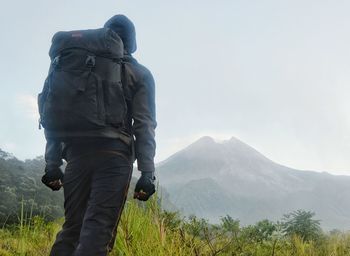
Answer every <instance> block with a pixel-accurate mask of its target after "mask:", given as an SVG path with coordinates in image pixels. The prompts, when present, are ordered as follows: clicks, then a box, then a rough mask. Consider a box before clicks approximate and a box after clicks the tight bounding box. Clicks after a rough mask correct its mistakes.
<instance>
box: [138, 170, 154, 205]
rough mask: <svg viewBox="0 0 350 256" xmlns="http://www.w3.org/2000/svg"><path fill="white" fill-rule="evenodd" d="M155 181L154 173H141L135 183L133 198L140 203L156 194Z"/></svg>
mask: <svg viewBox="0 0 350 256" xmlns="http://www.w3.org/2000/svg"><path fill="white" fill-rule="evenodd" d="M155 180H156V178H155V177H154V172H142V174H141V177H140V178H139V180H138V181H137V183H136V187H135V192H134V198H137V199H138V200H140V201H147V200H148V199H149V198H150V197H151V196H152V195H153V194H154V192H156V186H155V185H154V181H155Z"/></svg>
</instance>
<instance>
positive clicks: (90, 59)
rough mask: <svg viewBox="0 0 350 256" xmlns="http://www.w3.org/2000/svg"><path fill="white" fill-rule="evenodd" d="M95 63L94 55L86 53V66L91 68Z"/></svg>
mask: <svg viewBox="0 0 350 256" xmlns="http://www.w3.org/2000/svg"><path fill="white" fill-rule="evenodd" d="M95 64H96V57H95V56H93V55H88V56H87V58H86V61H85V65H86V66H87V67H88V68H93V67H95Z"/></svg>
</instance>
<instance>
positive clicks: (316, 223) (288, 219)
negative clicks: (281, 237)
mask: <svg viewBox="0 0 350 256" xmlns="http://www.w3.org/2000/svg"><path fill="white" fill-rule="evenodd" d="M314 216H315V213H314V212H310V211H304V210H297V211H294V212H292V213H289V214H285V215H284V217H283V230H284V232H285V233H286V235H289V236H293V235H297V236H299V237H300V238H301V239H302V240H303V241H311V240H317V239H318V238H319V237H320V235H321V233H322V230H321V227H320V220H314V219H313V217H314Z"/></svg>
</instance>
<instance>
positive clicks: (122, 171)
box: [50, 152, 132, 256]
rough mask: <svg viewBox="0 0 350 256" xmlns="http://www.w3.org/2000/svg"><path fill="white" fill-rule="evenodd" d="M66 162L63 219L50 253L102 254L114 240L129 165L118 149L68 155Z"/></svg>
mask: <svg viewBox="0 0 350 256" xmlns="http://www.w3.org/2000/svg"><path fill="white" fill-rule="evenodd" d="M70 158H71V159H70ZM67 162H68V164H67V167H66V170H65V175H64V182H63V188H64V199H65V202H64V209H65V222H64V224H63V227H62V230H61V231H60V232H59V233H58V235H57V237H56V241H55V243H54V245H53V247H52V250H51V253H50V255H51V256H90V255H91V256H105V255H107V253H108V249H109V246H110V244H112V243H113V242H114V241H112V237H113V234H114V232H116V226H117V223H118V221H119V218H120V215H121V212H122V210H123V206H124V203H125V199H126V195H127V190H128V186H129V182H130V177H131V172H132V165H131V163H130V161H129V160H128V159H127V157H125V156H123V155H121V154H118V153H117V152H98V153H94V154H86V155H83V156H79V157H76V156H72V157H69V156H68V157H67Z"/></svg>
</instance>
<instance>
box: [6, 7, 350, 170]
mask: <svg viewBox="0 0 350 256" xmlns="http://www.w3.org/2000/svg"><path fill="white" fill-rule="evenodd" d="M118 13H123V14H126V15H127V16H129V17H130V18H131V19H132V20H133V21H134V23H135V25H136V29H137V40H138V51H137V53H136V54H135V56H136V57H137V58H138V60H139V61H140V62H141V63H143V64H144V65H146V66H147V67H148V68H149V69H150V70H151V71H152V73H153V75H154V77H155V80H156V90H157V91H156V94H157V95H156V97H157V119H158V124H159V126H158V128H157V142H158V148H157V161H160V160H163V159H165V158H166V157H167V156H169V155H170V154H171V153H173V152H175V151H177V150H179V149H181V148H182V147H183V146H185V145H188V144H189V143H191V142H193V141H194V140H195V139H197V138H199V137H200V136H201V135H211V136H213V137H216V138H218V139H228V138H230V137H231V136H234V137H237V138H239V139H241V140H242V141H244V142H246V143H248V144H249V145H251V146H253V147H255V148H256V149H257V150H259V151H260V152H262V153H263V154H265V155H266V156H267V157H269V158H271V159H272V160H274V161H276V162H278V163H281V164H284V165H287V166H290V167H294V168H299V169H311V170H318V171H328V172H332V173H336V174H341V173H343V174H349V175H350V157H349V156H350V134H349V132H350V100H349V96H350V87H349V84H350V72H349V70H350V69H349V68H350V51H349V46H350V33H349V28H350V15H349V13H350V1H341V0H336V1H334V0H333V1H322V0H308V1H305V0H303V1H301V0H300V1H299V0H289V1H286V0H266V1H264V0H263V1H262V0H259V1H253V0H251V1H247V0H241V1H236V0H219V1H218V0H217V1H214V0H212V1H207V0H204V1H203V0H201V1H199V0H195V1H194V0H192V1H184V0H177V1H164V0H147V1H141V0H138V1H136V0H125V1H111V0H103V1H92V0H61V1H53V0H36V1H25V0H22V1H19V0H11V1H4V0H1V9H0V31H1V40H0V74H1V76H0V77H1V93H0V148H2V149H4V150H6V151H10V152H13V153H14V154H15V155H16V156H17V157H19V158H21V159H23V158H32V157H35V156H37V155H41V154H43V151H44V143H45V140H44V137H43V131H42V130H41V131H39V130H38V127H37V126H38V123H37V119H38V114H37V111H36V95H37V93H38V92H39V91H40V90H41V88H42V84H43V81H44V79H45V76H46V74H47V70H48V66H49V57H48V55H47V53H48V50H49V47H50V40H51V37H52V35H53V34H54V33H55V32H56V31H58V30H72V29H87V28H98V27H101V26H102V25H103V24H104V22H105V21H106V20H107V19H108V18H109V17H111V16H112V15H114V14H118Z"/></svg>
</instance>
